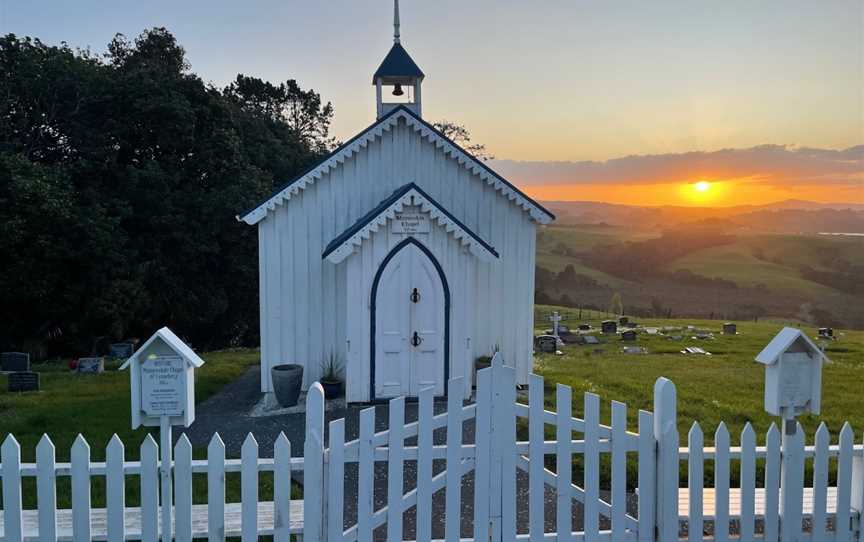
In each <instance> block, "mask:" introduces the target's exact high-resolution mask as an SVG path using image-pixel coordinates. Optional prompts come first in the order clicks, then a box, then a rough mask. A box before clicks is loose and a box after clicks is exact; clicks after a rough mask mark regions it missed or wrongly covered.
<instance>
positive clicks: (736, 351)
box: [535, 306, 864, 442]
mask: <svg viewBox="0 0 864 542" xmlns="http://www.w3.org/2000/svg"><path fill="white" fill-rule="evenodd" d="M552 310H559V311H561V313H562V314H563V315H564V317H565V318H566V322H565V323H566V324H567V325H570V326H572V327H574V328H575V327H576V325H577V324H578V323H580V322H583V321H585V322H588V323H590V324H592V326H594V327H599V324H600V321H601V320H602V319H604V318H603V315H602V314H597V313H592V314H590V315H589V314H587V311H586V312H585V313H584V314H583V317H584V318H585V319H583V320H579V319H578V311H576V310H573V309H566V308H562V307H546V306H538V307H537V309H536V317H535V321H536V322H538V324H540V325H538V327H537V330H538V331H541V330H542V329H543V328H548V327H549V324H548V323H546V321H545V318H546V316H548V315H549V314H550V312H551V311H552ZM639 323H640V324H641V325H643V326H655V327H663V326H675V327H682V326H686V325H694V326H696V328H697V329H701V330H707V331H712V332H714V333H715V336H714V338H713V339H709V340H699V339H692V338H690V337H692V336H693V332H692V331H691V332H690V333H684V332H677V331H676V332H671V333H670V334H673V333H674V334H677V333H681V334H683V335H685V336H686V338H685V339H684V340H682V341H674V340H669V339H667V338H666V337H664V336H660V335H657V336H649V335H647V334H644V333H640V334H639V335H638V340H637V341H636V342H635V343H632V342H631V343H622V342H621V341H620V340H619V339H618V337H617V336H611V337H609V338H602V339H601V340H603V341H604V344H602V345H600V346H575V345H574V346H566V347H564V349H563V352H564V355H562V356H558V355H553V354H538V355H537V356H536V367H535V371H536V372H537V373H538V374H540V375H542V376H543V377H544V378H545V379H546V382H547V394H546V395H547V401H548V403H549V406H550V407H552V408H554V400H555V399H554V393H555V392H554V383H563V384H567V385H569V386H571V387H572V388H573V390H574V408H575V410H576V411H577V413H581V411H582V406H581V403H580V401H581V398H579V397H578V395H577V394H580V393H583V392H592V393H596V394H598V395H600V397H601V399H602V402H603V403H602V404H603V408H604V410H603V416H604V419H605V421H606V422H607V423H608V421H609V419H608V416H609V401H611V400H616V401H621V402H624V403H627V405H628V406H629V411H628V422H629V424H630V428H631V430H635V427H636V420H637V415H638V410H639V409H645V410H653V407H652V397H653V389H652V388H653V385H654V382H655V380H656V379H657V378H658V377H661V376H665V377H666V378H669V379H671V380H672V381H673V382H674V383H675V385H676V388H677V390H678V429H679V432H680V433H681V435H682V438H684V436H685V435H686V434H687V431H688V430H689V428H690V426H691V425H692V424H693V422H694V421H698V422H699V423H700V425H701V427H702V429H703V431H704V432H705V440H706V442H711V441H712V440H713V434H714V431H715V429H716V427H717V424H719V423H720V422H721V421H724V422H725V423H726V425H727V426H728V428H729V430H730V432H731V433H732V435H733V442H737V441H738V438H737V437H738V435H739V434H740V431H741V429H742V428H743V427H744V424H745V423H746V422H748V421H749V422H750V423H751V424H753V427H754V429H756V431H757V433H758V434H759V435H760V441H761V440H762V439H763V438H764V433H765V431H767V429H768V427H769V426H770V424H771V423H772V422H775V421H777V420H776V419H774V418H772V417H770V416H769V415H768V414H766V413H765V412H764V410H763V404H762V401H763V383H764V367H763V366H762V365H759V364H757V363H756V362H755V361H753V359H754V358H755V356H756V354H757V353H759V351H760V350H761V349H762V347H764V346H765V345H766V344H767V343H768V342H769V341H770V340H771V338H772V337H773V336H774V335H775V334H776V333H777V332H778V331H779V330H780V329H781V328H782V327H783V324H782V323H780V322H768V321H762V322H759V323H753V322H738V335H734V336H726V335H721V334H720V333H719V332H720V329H721V325H722V322H721V321H716V320H686V319H681V320H659V319H639ZM544 324H545V325H544ZM802 329H804V330H805V331H806V332H807V333H808V335H810V336H811V337H813V336H815V332H816V330H815V329H814V328H809V327H805V328H802ZM597 336H598V337H602V336H601V335H600V334H599V333H598V334H597ZM838 336H839V339H838V340H836V341H833V342H830V343H828V346H827V352H826V353H827V355H828V356H829V357H830V358H831V363H829V364H827V365H826V366H825V369H824V373H823V381H822V384H823V387H822V414H821V416H818V417H817V416H813V415H807V416H803V417H801V422H802V424H803V425H804V427H805V430H806V431H807V433H808V435H811V436H812V433H813V431H815V429H816V427H817V426H818V423H819V421H820V420H824V421H825V423H826V424H827V425H828V428H829V429H830V430H831V432H832V435H834V436H835V437H836V434H837V432H839V430H840V428H841V427H842V425H843V423H844V422H845V421H849V422H850V423H851V424H852V426H853V429H856V430H857V431H858V433H857V434H858V435H859V436H858V437H856V440H858V441H860V434H861V433H860V432H861V431H864V409H862V408H861V404H862V403H861V389H862V388H861V382H862V381H864V332H860V331H843V332H839V335H838ZM625 344H627V345H635V346H642V347H645V348H647V349H648V352H649V353H648V354H642V355H634V354H624V353H623V352H622V348H623V345H625ZM685 346H700V347H702V348H704V349H705V350H707V351H709V352H711V353H712V355H711V356H701V355H683V354H681V353H680V350H682V349H683V348H684V347H685ZM598 350H602V353H599V352H597V351H598Z"/></svg>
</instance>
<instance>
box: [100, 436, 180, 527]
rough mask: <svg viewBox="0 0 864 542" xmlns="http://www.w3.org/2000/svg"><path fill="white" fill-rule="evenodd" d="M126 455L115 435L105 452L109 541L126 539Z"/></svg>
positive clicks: (121, 443) (118, 438)
mask: <svg viewBox="0 0 864 542" xmlns="http://www.w3.org/2000/svg"><path fill="white" fill-rule="evenodd" d="M125 453H126V451H125V448H124V447H123V442H122V441H121V440H120V437H118V436H117V435H116V434H115V435H114V436H112V437H111V440H110V441H109V442H108V447H107V449H106V450H105V467H106V470H107V471H108V474H107V479H106V480H105V493H106V503H105V504H106V507H107V508H108V539H109V540H125V539H126V475H125V473H124V471H123V462H124V461H125V459H126V458H125ZM190 453H191V447H190ZM190 483H191V481H190Z"/></svg>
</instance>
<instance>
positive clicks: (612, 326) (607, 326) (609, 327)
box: [600, 320, 618, 333]
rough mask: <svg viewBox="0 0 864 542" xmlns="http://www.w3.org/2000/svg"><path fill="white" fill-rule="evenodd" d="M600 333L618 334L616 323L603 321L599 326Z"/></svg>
mask: <svg viewBox="0 0 864 542" xmlns="http://www.w3.org/2000/svg"><path fill="white" fill-rule="evenodd" d="M600 331H602V332H603V333H618V322H616V321H615V320H605V321H604V322H603V323H602V324H600Z"/></svg>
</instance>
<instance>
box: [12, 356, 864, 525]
mask: <svg viewBox="0 0 864 542" xmlns="http://www.w3.org/2000/svg"><path fill="white" fill-rule="evenodd" d="M477 383H478V389H477V397H476V403H475V404H473V405H470V404H469V405H468V406H463V404H462V395H461V391H458V390H463V389H464V381H463V380H462V379H461V378H458V379H453V380H451V381H450V382H449V383H448V389H449V390H457V392H453V393H450V394H449V395H448V397H447V405H446V407H447V410H446V412H442V413H439V414H437V415H436V414H435V412H434V409H433V407H434V398H433V392H432V390H431V389H424V390H422V392H421V394H420V400H419V403H418V404H417V412H418V414H417V416H418V419H417V421H416V422H412V423H407V424H406V423H405V417H406V414H405V408H406V407H405V400H404V398H397V399H393V400H392V401H391V402H390V404H389V406H390V412H389V418H388V426H389V427H388V428H387V429H386V430H384V431H381V432H378V433H376V432H375V430H376V423H375V422H376V410H375V408H374V407H373V408H367V409H365V410H363V411H362V412H361V414H360V423H359V437H358V439H357V440H355V441H351V442H345V431H346V429H345V420H342V419H339V420H334V421H332V422H330V424H329V439H330V446H329V449H325V448H324V397H323V390H321V389H320V387H318V386H315V385H313V387H312V389H311V390H310V392H309V394H308V398H307V413H306V419H307V427H306V431H307V433H306V444H305V446H304V454H305V457H303V458H299V457H298V458H292V457H291V455H292V452H291V444H290V442H289V441H288V439H287V437H286V436H285V435H284V434H280V435H279V437H278V438H277V439H276V442H275V443H274V455H273V459H267V458H261V457H259V449H258V443H257V442H256V440H255V438H254V437H253V436H252V435H251V434H250V435H249V436H247V438H246V440H245V441H244V443H243V445H242V449H241V457H240V459H239V460H238V459H230V460H226V459H225V445H224V443H223V442H222V440H221V439H220V438H219V436H218V435H214V436H213V438H212V440H211V441H210V444H209V446H208V449H207V459H206V460H194V459H193V454H192V445H191V443H190V442H189V440H188V439H187V438H186V436H185V435H182V436H181V437H180V439H179V440H178V442H177V444H176V446H174V447H173V451H174V460H173V462H172V463H170V464H167V465H165V467H166V469H170V470H172V471H173V486H172V492H173V495H174V497H175V499H174V506H173V512H174V517H175V518H176V520H175V525H174V529H175V533H174V534H173V535H172V536H174V537H175V539H176V540H177V541H178V542H182V541H191V540H192V539H193V537H197V538H201V537H207V538H208V539H209V540H210V541H224V540H225V538H226V536H230V537H237V536H239V537H241V538H242V540H244V541H250V540H258V538H259V537H260V536H262V535H265V536H266V535H273V537H274V539H275V541H276V542H287V541H288V540H289V539H290V538H291V537H292V536H294V535H301V534H302V535H304V536H305V538H304V540H322V539H326V540H330V541H339V542H342V541H343V540H352V541H353V540H357V541H371V540H372V538H373V533H374V531H375V530H376V529H378V528H379V527H381V526H386V531H387V537H388V540H390V541H400V540H402V538H404V537H405V533H404V532H403V531H404V529H403V527H404V526H403V517H402V516H403V513H404V512H405V511H406V509H409V508H411V507H413V508H415V512H416V520H417V521H416V532H415V533H414V536H413V538H414V539H416V540H417V541H429V540H431V539H432V538H433V537H435V538H441V537H443V538H444V539H446V540H458V539H459V537H460V535H461V531H462V526H463V525H464V524H466V523H470V522H473V535H474V539H475V540H482V541H484V542H486V541H488V540H492V541H494V542H503V541H506V540H517V539H518V540H528V539H530V540H553V539H557V540H576V541H579V542H595V541H596V542H654V541H657V542H672V541H677V540H678V537H679V530H680V527H681V526H682V523H683V522H685V521H686V522H687V524H688V534H687V538H688V539H689V540H690V542H703V541H705V540H708V539H706V536H705V534H704V532H705V531H706V530H710V529H706V528H705V527H706V524H707V525H708V526H710V525H711V524H712V523H713V536H712V537H711V538H710V540H713V541H715V542H730V540H732V536H733V533H730V527H732V526H735V525H736V522H737V525H738V533H737V534H738V536H739V537H740V538H739V540H740V541H741V542H753V541H754V540H755V539H759V540H760V542H761V540H764V542H776V541H782V542H800V541H802V540H805V541H806V540H810V541H811V542H853V540H859V541H860V540H861V533H860V522H861V512H862V508H864V446H857V447H856V446H855V445H854V433H853V431H852V428H851V427H850V426H849V425H848V424H846V425H844V426H843V429H842V431H841V432H840V434H839V439H838V444H836V445H832V444H831V435H830V434H829V432H828V429H827V427H826V426H825V425H824V424H822V425H820V426H819V429H818V431H816V433H815V435H814V439H813V440H814V442H813V445H812V446H807V442H806V440H807V439H806V435H805V434H804V432H803V430H802V429H801V428H800V426H798V427H797V428H794V427H788V429H790V430H791V429H795V432H794V433H793V432H791V431H790V434H788V435H784V436H781V432H780V430H779V429H778V427H777V426H774V425H772V426H771V427H770V429H769V431H768V432H767V434H766V436H765V445H764V446H763V447H758V446H757V442H756V441H757V438H756V434H755V432H754V430H753V428H752V426H750V424H747V425H745V427H744V430H743V431H742V432H741V436H740V445H739V446H738V447H737V448H736V447H732V446H731V443H730V435H729V432H728V430H727V427H726V425H725V424H723V423H721V424H720V425H719V426H718V427H717V429H716V431H715V432H714V434H713V441H714V446H713V447H705V446H704V444H705V443H704V439H705V436H704V435H703V432H702V428H701V427H700V425H699V424H698V423H694V424H693V426H692V428H691V430H690V432H689V434H688V437H687V440H688V446H687V447H686V448H679V441H678V440H679V435H678V431H677V414H676V408H677V405H676V399H675V388H674V386H673V385H672V383H671V382H669V381H668V380H665V379H659V380H658V382H657V384H656V385H655V396H654V401H655V402H654V413H651V412H645V411H640V412H639V414H638V432H637V433H631V432H629V431H628V427H627V425H628V420H627V405H625V404H623V403H619V402H615V401H613V402H611V422H610V425H608V426H606V425H603V424H602V423H601V419H600V399H599V397H597V396H596V395H593V394H590V393H587V394H585V395H584V419H579V418H577V417H574V416H573V413H572V406H573V405H572V400H573V398H572V391H571V390H570V388H569V387H567V386H562V385H558V386H557V388H556V391H555V396H556V397H555V402H556V410H555V412H552V411H547V410H546V408H545V400H546V393H545V388H544V381H543V379H542V378H541V377H539V376H537V375H531V377H530V385H529V389H528V403H527V404H524V403H520V402H517V399H516V385H515V371H514V370H513V369H512V368H511V367H507V366H504V365H503V363H502V362H501V359H500V357H498V356H496V359H495V360H494V361H493V365H492V367H490V368H489V369H484V370H482V371H480V372H479V373H478V375H477ZM439 406H440V405H439ZM471 418H474V420H473V423H474V424H475V437H476V438H475V442H473V443H472V442H463V424H464V423H465V422H466V421H467V420H470V419H471ZM517 418H522V421H523V422H524V421H526V420H527V434H528V440H526V441H519V440H518V439H517ZM547 425H550V426H553V428H554V432H553V431H551V429H552V428H550V432H549V434H550V435H552V434H553V433H554V437H551V438H554V440H548V441H547V440H546V426H547ZM519 427H520V428H521V429H524V428H525V426H523V425H520V426H519ZM521 429H520V430H521ZM784 429H787V428H784ZM436 431H437V432H438V436H439V438H440V437H443V436H446V441H445V442H443V443H438V444H436V441H435V440H434V439H433V435H434V434H435V432H436ZM520 434H522V433H520ZM574 435H575V436H574ZM414 437H416V439H417V443H416V445H407V446H406V444H405V439H411V438H414ZM409 442H410V441H409ZM160 452H163V453H164V452H165V450H164V449H163V450H160V449H159V447H158V446H157V445H156V442H155V441H154V440H153V438H152V437H151V436H150V435H147V436H146V437H145V439H144V441H143V442H142V444H141V447H140V461H138V462H135V461H131V462H127V461H125V457H124V456H125V446H124V444H123V442H121V441H120V439H119V438H118V437H117V436H116V435H115V436H113V437H112V438H111V440H110V441H109V443H108V445H107V447H106V460H105V462H104V463H94V462H91V461H90V447H89V445H88V443H87V442H86V440H85V439H84V437H83V436H80V435H79V436H78V438H76V440H75V442H74V444H73V446H72V449H71V452H70V456H71V460H70V463H65V464H62V463H61V464H57V463H56V461H55V449H54V446H53V444H52V442H51V440H50V439H49V438H48V437H47V436H44V437H43V438H42V439H41V440H40V442H39V444H38V446H37V448H36V463H35V464H21V450H20V446H19V445H18V443H17V441H16V440H15V438H14V437H13V436H11V435H9V436H8V437H7V438H6V439H5V441H4V442H3V445H2V447H0V460H2V465H0V475H2V481H0V483H2V496H3V505H4V510H3V512H2V517H0V529H2V531H0V537H2V538H3V540H12V541H22V540H37V539H39V540H49V541H55V540H57V539H63V540H68V539H72V540H75V541H79V540H80V541H85V540H87V541H89V540H94V539H96V540H103V539H108V540H123V539H129V540H134V539H139V538H140V539H142V540H146V541H147V542H155V541H156V540H157V539H158V538H159V536H160V534H162V533H160V530H161V529H160V522H159V506H160V502H159V500H160V499H159V497H160V488H159V481H160V472H159V466H160V463H159V455H160ZM547 455H554V457H555V460H554V463H555V465H554V467H552V466H551V458H549V459H550V468H546V461H545V459H546V456H547ZM580 455H581V456H582V457H581V458H580V457H579V456H580ZM580 459H581V462H580V461H579V460H580ZM682 460H686V461H687V477H688V482H687V487H686V488H679V479H678V476H679V467H680V461H682ZM381 461H386V462H387V469H386V472H387V476H388V480H387V481H386V485H387V498H386V503H385V504H384V505H383V506H381V505H379V508H378V509H375V506H376V503H375V486H376V479H375V464H376V462H381ZM574 461H576V462H577V463H581V465H582V467H583V473H582V475H579V474H578V473H575V474H576V478H577V479H580V478H581V480H579V481H580V482H581V484H582V487H579V486H578V485H577V484H576V483H574V481H573V478H574ZM733 461H738V462H739V463H740V485H738V487H733V486H734V485H735V484H733V481H732V478H733V476H732V474H731V469H732V466H733ZM708 462H711V465H712V466H713V470H714V476H713V483H711V482H709V484H708V486H709V487H705V476H704V475H705V472H706V471H705V468H706V464H707V463H708ZM808 462H812V469H813V477H812V479H809V480H806V481H805V480H804V472H805V467H807V466H808ZM832 462H836V472H837V482H836V486H831V485H829V482H830V480H829V473H830V472H832V471H831V469H832V467H833V464H832ZM346 463H355V464H356V467H357V468H358V470H359V476H358V502H357V508H356V512H357V518H358V519H357V524H356V525H354V526H352V527H350V528H348V529H347V530H346V529H345V525H344V523H345V506H346V504H353V503H346V501H345V498H344V495H343V493H344V489H345V475H346V467H345V465H346ZM412 463H416V476H417V483H416V488H414V489H412V490H410V491H408V492H407V493H406V494H403V492H404V490H403V483H404V472H405V469H406V468H410V464H412ZM445 465H446V468H445V469H444V471H443V472H442V471H441V467H442V466H445ZM605 465H609V475H610V478H611V485H610V487H609V491H608V494H609V497H608V499H607V498H606V497H605V495H606V492H605V491H604V492H601V486H600V481H601V474H603V470H602V469H603V468H605ZM628 465H629V466H631V467H632V466H634V465H637V466H638V479H628ZM763 465H764V481H763V483H762V484H760V485H761V486H762V487H758V488H757V487H756V476H757V472H759V471H757V467H760V468H761V467H762V466H763ZM433 467H435V468H437V469H438V470H439V473H438V474H435V472H434V470H433ZM352 468H353V466H352ZM517 468H518V469H521V470H523V471H524V472H525V473H527V478H520V479H519V484H520V486H519V489H520V490H522V489H523V488H522V487H521V484H522V483H523V479H524V480H526V481H527V490H528V491H527V496H526V495H525V492H524V491H523V492H522V495H518V496H517V476H516V473H517V471H516V469H517ZM301 469H302V475H303V479H304V482H305V484H304V488H303V495H304V497H303V502H302V503H301V502H298V501H292V500H291V486H292V475H294V474H300V470H301ZM552 469H554V470H552ZM472 470H473V471H474V472H473V474H474V482H475V484H474V501H473V503H467V504H468V506H466V503H463V500H462V488H463V484H464V483H465V475H466V474H467V473H470V472H471V471H472ZM166 472H168V471H166ZM227 472H231V473H239V474H240V484H239V488H240V494H241V502H239V503H229V504H226V503H225V495H226V478H225V477H226V473H227ZM262 472H272V473H273V480H274V491H273V502H261V503H259V502H258V500H259V498H258V491H259V477H260V475H261V473H262ZM631 472H632V471H631ZM204 474H206V477H207V499H208V501H207V504H206V505H204V504H197V505H196V504H194V503H193V481H194V480H195V476H196V475H198V476H203V475H204ZM58 476H65V477H69V478H71V494H72V508H71V509H60V510H58V509H57V506H56V505H57V486H58V484H57V481H56V480H57V477H58ZM127 476H139V477H140V486H141V504H140V507H137V508H136V507H126V506H125V492H126V477H127ZM520 476H522V474H520ZM26 477H30V478H31V479H32V478H35V482H36V483H35V487H36V497H37V503H38V509H37V510H22V504H21V503H22V488H29V487H32V486H31V485H29V483H27V484H23V485H22V478H26ZM96 477H104V479H105V488H106V495H105V501H106V503H105V508H101V509H100V508H95V509H91V495H90V491H91V490H90V488H91V483H92V482H93V479H94V478H96ZM602 479H603V480H606V478H605V477H603V478H602ZM808 483H810V484H811V485H812V487H808ZM634 484H635V489H636V491H637V494H636V497H637V510H638V519H636V518H634V517H631V515H630V514H628V513H627V501H628V498H630V497H631V496H632V495H630V492H632V491H633V489H634V488H633V485H634ZM712 486H713V487H712ZM604 489H605V488H604ZM27 490H29V489H27ZM442 490H443V491H444V494H443V495H441V494H439V495H437V496H436V493H438V492H440V491H442ZM547 491H555V492H556V497H555V499H554V504H553V500H550V502H549V503H547V502H546V499H545V495H546V492H547ZM27 497H28V500H27V501H26V502H31V499H32V496H29V495H28V496H27ZM438 497H443V499H442V501H443V517H433V512H432V503H433V498H438ZM517 498H518V499H519V500H518V501H517ZM604 499H606V500H604ZM574 501H581V502H582V504H583V506H582V508H583V511H584V512H583V513H584V516H583V518H582V520H583V527H582V531H581V532H578V531H577V532H572V531H573V528H572V524H573V519H574V518H573V512H574V508H573V503H574ZM163 502H164V501H163ZM547 505H548V506H547ZM301 507H302V511H301ZM553 507H554V509H553ZM465 513H468V514H471V517H467V518H466V517H463V514H465ZM547 514H548V515H552V514H554V515H555V516H556V518H557V519H556V520H555V522H554V531H555V532H554V533H544V530H545V529H546V528H547V521H546V518H547ZM301 516H302V521H301ZM517 516H519V517H520V523H519V526H520V529H523V531H520V532H517ZM523 519H527V522H525V523H521V521H522V520H523ZM807 520H810V521H807ZM802 524H803V525H809V527H808V529H807V531H808V532H802ZM525 525H527V528H526V527H525ZM757 525H758V526H760V527H761V528H760V529H759V532H758V533H757V532H755V531H756V529H755V527H756V526H757ZM607 526H608V527H607ZM167 527H168V528H170V526H167ZM548 528H549V529H550V530H553V526H548ZM601 528H602V529H603V530H601ZM310 533H313V534H314V533H317V534H315V535H314V536H312V535H310ZM165 534H166V535H167V534H168V533H167V532H166V533H165Z"/></svg>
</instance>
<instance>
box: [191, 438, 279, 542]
mask: <svg viewBox="0 0 864 542" xmlns="http://www.w3.org/2000/svg"><path fill="white" fill-rule="evenodd" d="M289 490H290V487H289ZM207 539H208V541H209V542H223V541H224V540H225V443H224V442H222V437H220V436H219V433H216V434H214V435H213V438H211V439H210V444H208V445H207Z"/></svg>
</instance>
